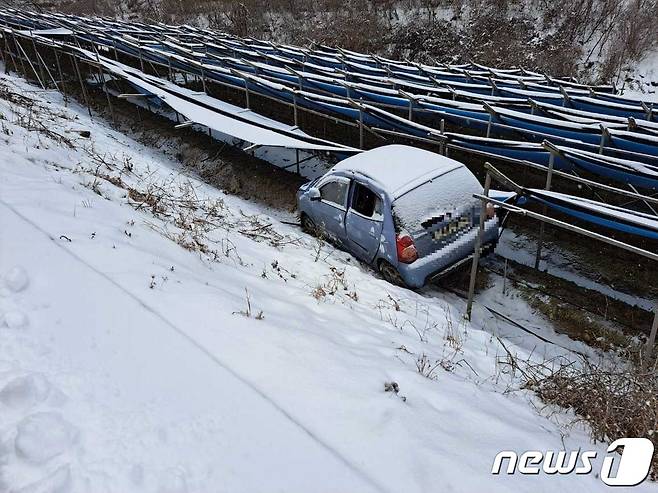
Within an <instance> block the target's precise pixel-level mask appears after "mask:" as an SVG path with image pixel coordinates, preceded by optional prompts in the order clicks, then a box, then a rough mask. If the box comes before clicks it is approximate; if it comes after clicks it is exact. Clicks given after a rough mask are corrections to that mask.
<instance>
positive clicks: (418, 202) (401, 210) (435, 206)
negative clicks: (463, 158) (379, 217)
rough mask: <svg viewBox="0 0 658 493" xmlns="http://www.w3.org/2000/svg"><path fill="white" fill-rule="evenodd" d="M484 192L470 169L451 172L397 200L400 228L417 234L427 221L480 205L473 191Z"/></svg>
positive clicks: (396, 213) (395, 208)
mask: <svg viewBox="0 0 658 493" xmlns="http://www.w3.org/2000/svg"><path fill="white" fill-rule="evenodd" d="M481 192H482V186H481V185H480V183H479V182H478V180H477V178H475V176H474V175H473V174H472V173H471V172H470V171H469V170H468V168H466V167H461V168H457V169H455V170H453V171H450V172H449V173H446V174H445V175H442V176H439V177H437V178H434V179H433V180H431V181H428V182H427V183H424V184H423V185H421V186H419V187H418V188H415V189H413V190H411V191H410V192H407V193H406V194H404V195H402V196H401V197H399V198H397V199H396V200H395V201H394V202H393V217H394V220H395V226H396V229H398V230H402V229H405V230H407V231H408V232H409V233H412V234H413V233H415V232H417V231H420V230H421V229H422V228H423V226H422V224H423V223H427V222H438V221H441V220H442V218H445V217H446V215H447V214H450V215H454V214H460V213H461V212H463V211H466V210H468V209H470V208H471V207H473V205H474V204H477V199H475V198H473V194H474V193H481Z"/></svg>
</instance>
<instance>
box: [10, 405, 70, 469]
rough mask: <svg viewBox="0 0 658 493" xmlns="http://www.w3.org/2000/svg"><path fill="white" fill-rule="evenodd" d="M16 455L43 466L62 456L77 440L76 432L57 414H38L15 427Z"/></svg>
mask: <svg viewBox="0 0 658 493" xmlns="http://www.w3.org/2000/svg"><path fill="white" fill-rule="evenodd" d="M17 429H18V433H17V434H16V440H15V442H14V446H15V449H16V455H17V456H19V457H21V458H22V459H24V460H26V461H27V462H30V463H32V464H44V463H46V462H48V461H49V460H50V459H52V458H53V457H57V456H58V455H61V454H63V453H64V452H66V451H67V450H69V449H70V448H71V446H72V445H74V444H75V442H76V441H77V440H78V430H77V428H76V427H75V426H73V425H72V424H71V423H69V422H68V421H66V420H64V418H62V416H61V415H60V414H59V413H53V412H40V413H35V414H32V415H30V416H28V417H27V418H25V419H23V420H22V421H21V422H20V423H18V426H17Z"/></svg>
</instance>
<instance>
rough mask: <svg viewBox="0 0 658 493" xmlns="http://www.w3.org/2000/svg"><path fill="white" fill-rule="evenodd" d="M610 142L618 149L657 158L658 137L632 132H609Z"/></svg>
mask: <svg viewBox="0 0 658 493" xmlns="http://www.w3.org/2000/svg"><path fill="white" fill-rule="evenodd" d="M610 134H611V135H610V142H611V143H612V145H614V146H615V147H618V148H620V149H628V150H630V151H633V152H640V153H642V154H649V155H651V156H656V157H658V137H656V136H649V135H642V134H637V133H633V132H623V131H611V132H610Z"/></svg>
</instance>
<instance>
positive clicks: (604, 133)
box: [599, 124, 608, 154]
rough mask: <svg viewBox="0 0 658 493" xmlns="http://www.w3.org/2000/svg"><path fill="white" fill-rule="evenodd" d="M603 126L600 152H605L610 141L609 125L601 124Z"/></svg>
mask: <svg viewBox="0 0 658 493" xmlns="http://www.w3.org/2000/svg"><path fill="white" fill-rule="evenodd" d="M600 127H601V141H600V142H599V154H603V150H604V149H605V145H606V143H607V142H608V129H607V127H605V126H603V125H602V124H601V125H600Z"/></svg>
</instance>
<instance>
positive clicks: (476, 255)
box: [466, 171, 491, 320]
mask: <svg viewBox="0 0 658 493" xmlns="http://www.w3.org/2000/svg"><path fill="white" fill-rule="evenodd" d="M490 188H491V173H489V171H487V176H486V178H485V179H484V192H483V195H484V196H485V197H488V196H489V189H490ZM486 217H487V202H486V200H482V206H481V208H480V228H479V229H478V235H477V238H476V239H475V250H474V251H473V264H471V279H470V281H469V283H468V301H467V302H466V318H467V319H468V320H471V312H472V311H473V297H474V296H475V281H476V280H477V275H478V264H479V263H480V249H481V248H482V237H483V236H484V221H485V218H486Z"/></svg>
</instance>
